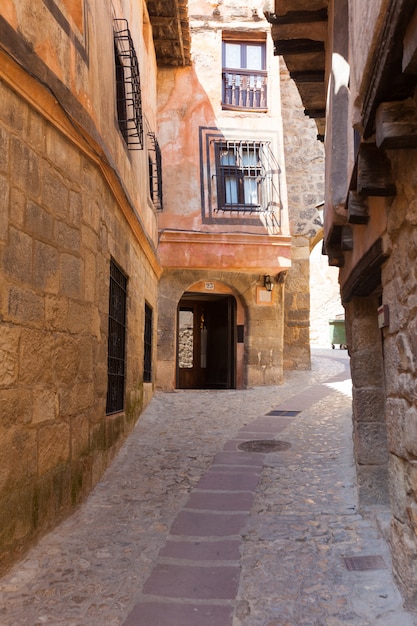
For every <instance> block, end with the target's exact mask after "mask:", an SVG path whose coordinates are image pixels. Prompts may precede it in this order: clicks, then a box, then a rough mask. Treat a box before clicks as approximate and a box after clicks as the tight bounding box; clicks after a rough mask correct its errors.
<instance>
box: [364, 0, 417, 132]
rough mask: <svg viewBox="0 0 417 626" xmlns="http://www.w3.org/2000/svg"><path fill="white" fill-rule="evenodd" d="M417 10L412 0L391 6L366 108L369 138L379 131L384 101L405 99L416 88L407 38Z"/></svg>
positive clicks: (383, 31)
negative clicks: (378, 119)
mask: <svg viewBox="0 0 417 626" xmlns="http://www.w3.org/2000/svg"><path fill="white" fill-rule="evenodd" d="M414 12H415V3H414V2H409V0H393V1H392V2H391V3H390V4H389V6H388V10H387V16H386V19H385V22H384V26H383V28H382V30H381V33H380V36H379V40H378V44H377V47H376V53H375V55H374V57H373V62H372V67H371V72H370V81H369V84H368V87H367V90H366V94H365V98H364V104H363V108H362V123H363V134H364V138H365V139H367V138H368V137H370V136H372V135H373V134H374V132H375V115H376V111H377V109H378V107H379V105H380V104H381V103H382V102H393V101H398V100H405V99H406V98H408V97H410V96H412V94H413V92H414V89H415V86H416V81H417V78H416V75H415V74H413V73H411V72H410V73H409V72H407V71H404V69H406V68H403V54H404V39H405V35H406V32H407V27H408V25H409V24H410V22H411V20H412V17H413V13H414Z"/></svg>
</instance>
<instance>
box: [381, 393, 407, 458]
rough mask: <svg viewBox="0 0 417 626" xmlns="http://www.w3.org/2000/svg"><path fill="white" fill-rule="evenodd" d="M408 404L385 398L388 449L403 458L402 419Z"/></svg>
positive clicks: (404, 453) (403, 401)
mask: <svg viewBox="0 0 417 626" xmlns="http://www.w3.org/2000/svg"><path fill="white" fill-rule="evenodd" d="M408 406H409V405H408V403H407V402H406V401H405V400H404V399H402V398H387V400H386V407H385V423H386V426H387V442H388V449H389V451H390V452H393V453H394V454H395V455H396V456H398V457H403V458H404V457H405V456H406V451H405V446H404V441H403V431H404V417H405V413H406V411H407V408H408Z"/></svg>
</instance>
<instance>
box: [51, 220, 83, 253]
mask: <svg viewBox="0 0 417 626" xmlns="http://www.w3.org/2000/svg"><path fill="white" fill-rule="evenodd" d="M54 239H55V241H56V243H57V244H58V245H59V246H60V247H61V248H64V249H66V250H69V251H70V252H79V250H80V231H79V229H78V228H74V227H72V226H69V225H68V224H66V223H65V222H61V221H59V220H55V224H54Z"/></svg>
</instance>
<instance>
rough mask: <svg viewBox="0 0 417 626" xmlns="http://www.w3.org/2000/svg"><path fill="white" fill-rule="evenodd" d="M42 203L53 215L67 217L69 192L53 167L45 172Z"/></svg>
mask: <svg viewBox="0 0 417 626" xmlns="http://www.w3.org/2000/svg"><path fill="white" fill-rule="evenodd" d="M42 204H43V206H45V208H46V209H48V210H49V211H50V212H51V213H52V214H53V215H59V216H61V217H64V218H65V217H67V214H68V205H69V192H68V188H67V187H66V185H65V184H64V183H63V182H62V180H61V178H59V176H58V175H57V173H56V172H54V170H52V169H49V168H47V169H45V170H44V172H43V187H42Z"/></svg>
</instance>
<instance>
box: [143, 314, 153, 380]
mask: <svg viewBox="0 0 417 626" xmlns="http://www.w3.org/2000/svg"><path fill="white" fill-rule="evenodd" d="M143 345H144V353H143V382H144V383H150V382H152V309H151V307H150V306H149V305H148V304H145V330H144V335H143Z"/></svg>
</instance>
